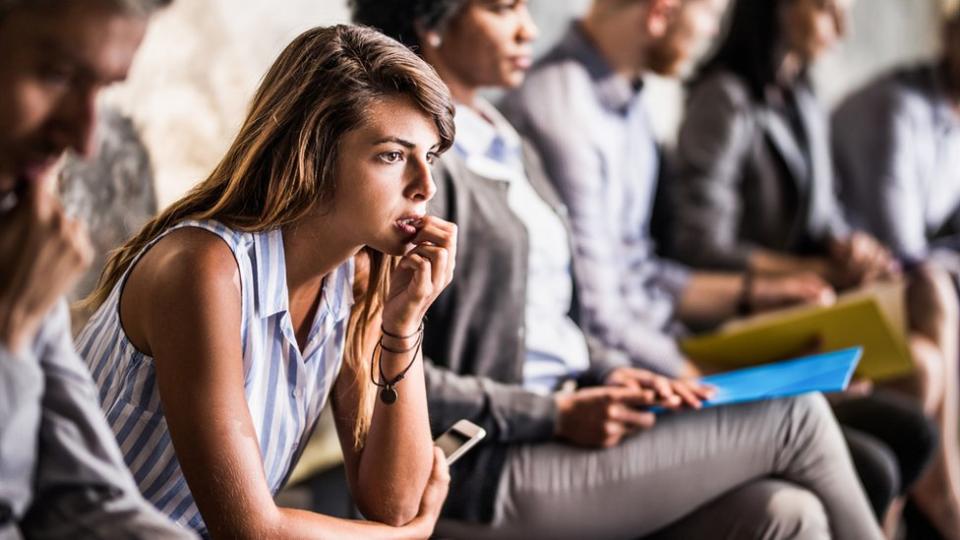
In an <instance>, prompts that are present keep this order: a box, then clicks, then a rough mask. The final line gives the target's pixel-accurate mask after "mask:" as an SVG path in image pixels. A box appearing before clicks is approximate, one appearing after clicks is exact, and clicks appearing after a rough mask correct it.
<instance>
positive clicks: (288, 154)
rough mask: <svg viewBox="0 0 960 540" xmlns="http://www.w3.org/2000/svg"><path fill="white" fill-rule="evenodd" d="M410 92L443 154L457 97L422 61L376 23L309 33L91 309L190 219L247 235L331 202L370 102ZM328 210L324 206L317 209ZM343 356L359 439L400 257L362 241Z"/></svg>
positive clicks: (105, 282) (118, 264)
mask: <svg viewBox="0 0 960 540" xmlns="http://www.w3.org/2000/svg"><path fill="white" fill-rule="evenodd" d="M396 95H402V96H408V97H409V98H411V99H412V100H413V101H414V103H415V104H416V105H417V106H419V108H420V109H421V110H422V111H423V113H424V114H425V115H427V116H428V117H430V118H432V119H433V121H434V123H435V124H436V127H437V131H438V133H439V136H440V140H441V145H440V151H445V150H447V149H448V148H449V147H450V146H451V145H452V144H453V137H454V125H453V103H452V100H451V98H450V94H449V91H448V90H447V87H446V86H445V85H444V83H443V82H442V81H441V80H440V78H439V77H438V76H437V74H436V73H435V72H434V70H433V68H431V67H430V66H429V65H428V64H427V63H426V62H424V61H423V60H421V59H420V58H419V57H418V56H417V55H416V54H414V53H413V52H411V51H410V50H409V49H408V48H407V47H405V46H403V45H402V44H400V43H399V42H397V41H395V40H393V39H391V38H388V37H386V36H384V35H382V34H380V33H378V32H376V31H374V30H372V29H370V28H366V27H361V26H347V25H338V26H332V27H326V28H315V29H313V30H308V31H307V32H304V33H303V34H301V35H300V36H299V37H297V38H296V39H295V40H294V41H293V43H291V44H290V45H289V46H287V48H286V49H285V50H284V51H283V52H282V53H281V54H280V56H279V58H277V60H276V62H274V64H273V66H272V67H271V68H270V70H269V71H268V72H267V74H266V76H265V77H264V79H263V82H262V83H261V84H260V88H259V89H258V90H257V93H256V95H255V97H254V98H253V102H252V104H251V106H250V112H249V114H248V115H247V118H246V120H245V121H244V123H243V126H242V127H241V128H240V132H239V134H238V135H237V137H236V139H235V140H234V141H233V144H232V145H231V146H230V149H229V150H228V151H227V154H226V155H225V156H224V158H223V160H221V161H220V163H219V164H218V165H217V167H216V168H215V169H214V170H213V172H212V173H211V174H210V176H209V177H207V179H206V180H204V181H203V182H202V183H200V184H199V185H197V186H196V187H195V188H193V189H192V190H191V191H190V192H189V193H188V194H187V195H186V196H184V197H183V198H181V199H180V200H178V201H177V202H175V203H173V204H172V205H171V206H170V207H169V208H167V209H166V210H164V211H163V212H162V213H161V214H160V215H158V216H157V217H156V218H154V219H153V220H152V221H150V222H149V223H147V224H146V225H145V226H144V227H143V229H141V230H140V232H139V233H137V234H136V235H135V236H134V237H133V238H131V239H130V240H129V241H127V243H126V244H124V245H123V246H122V247H120V248H119V249H117V250H116V251H114V252H113V253H111V255H110V258H109V260H108V261H107V264H106V267H105V268H104V271H103V273H102V274H101V276H100V280H99V282H98V284H97V287H96V289H95V290H94V291H93V292H92V293H91V294H90V296H89V297H87V298H86V299H85V300H84V301H83V304H84V305H83V306H82V307H83V308H84V309H87V310H90V311H93V310H95V309H96V308H98V307H99V306H100V305H101V304H103V302H104V301H105V300H106V299H107V297H108V296H109V295H110V291H112V290H113V288H114V287H116V286H117V284H118V282H119V281H120V279H121V278H122V276H123V275H124V273H125V272H126V271H127V269H128V268H129V266H130V264H131V263H132V261H133V260H134V258H135V257H136V256H137V255H138V254H139V253H140V252H141V251H142V250H143V249H144V247H145V246H147V245H148V244H149V243H150V242H151V241H152V240H154V239H155V238H156V237H157V236H158V235H159V234H161V233H162V232H163V231H165V230H166V229H168V228H170V227H171V226H173V225H175V224H177V223H178V222H181V221H184V220H206V219H214V220H217V221H219V222H220V223H223V224H224V225H226V226H227V227H230V228H232V229H235V230H241V231H246V232H255V231H264V230H269V229H274V228H277V227H283V226H285V225H289V224H291V223H293V222H295V221H297V220H298V219H300V218H301V217H303V216H304V215H305V214H306V213H307V212H308V211H310V210H311V209H312V208H315V207H316V206H315V205H317V204H318V203H319V204H320V205H324V204H329V203H330V201H331V199H332V196H333V193H334V191H335V190H336V188H337V186H336V182H337V181H338V180H339V181H345V180H346V179H337V178H336V177H335V171H336V164H337V159H338V154H339V143H340V141H341V140H342V139H343V137H344V135H345V134H347V133H348V132H349V131H352V130H354V129H356V128H358V127H359V126H361V125H362V124H363V122H364V121H365V116H364V115H365V112H366V111H367V110H368V109H369V108H370V106H371V105H372V104H373V103H375V102H377V101H378V100H380V99H383V98H384V97H387V96H396ZM321 207H322V206H321ZM360 257H365V258H366V261H364V264H358V268H362V269H363V270H362V271H360V272H358V273H357V283H355V286H354V293H355V295H356V297H355V304H354V308H353V312H352V313H351V315H350V320H349V323H348V334H347V336H348V337H347V344H346V348H345V352H344V361H345V362H346V363H347V365H348V366H349V367H350V368H352V370H353V371H354V372H355V373H356V375H357V380H356V383H357V385H358V388H357V391H358V394H359V396H360V400H361V406H360V414H359V415H358V417H357V422H356V425H355V430H354V435H355V436H356V438H355V440H356V441H357V444H358V446H359V445H362V442H363V440H364V438H365V435H366V431H367V428H368V427H369V422H370V416H371V414H372V410H373V392H372V391H371V389H370V383H369V369H370V368H369V366H368V363H367V362H366V361H365V354H364V352H363V351H364V343H367V342H369V341H368V337H371V335H372V332H373V331H374V330H375V329H374V328H371V327H373V326H374V325H373V324H372V322H373V321H374V320H375V319H376V318H377V317H378V316H379V312H380V310H381V308H382V301H383V298H384V295H385V294H386V287H387V284H388V278H389V275H390V272H391V271H392V269H393V267H394V266H395V263H396V260H395V258H394V257H388V256H386V255H384V254H382V253H380V252H377V251H374V250H373V249H371V248H364V250H363V251H362V252H361V255H360Z"/></svg>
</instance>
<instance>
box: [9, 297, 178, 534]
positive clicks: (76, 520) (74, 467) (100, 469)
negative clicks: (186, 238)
mask: <svg viewBox="0 0 960 540" xmlns="http://www.w3.org/2000/svg"><path fill="white" fill-rule="evenodd" d="M39 342H40V343H42V347H41V349H40V350H39V351H38V354H39V364H40V367H41V368H42V371H43V379H44V381H43V386H44V390H43V398H42V401H41V406H42V411H41V421H40V430H39V444H38V454H37V465H36V473H35V477H34V490H35V493H34V501H33V504H32V506H31V509H30V512H29V513H28V514H27V516H26V518H25V519H24V521H23V523H22V524H21V527H22V529H23V531H24V533H25V534H26V535H27V537H36V538H48V537H67V536H69V535H71V534H75V532H76V531H79V530H83V531H87V532H88V533H89V534H91V535H95V536H98V537H103V538H110V537H131V538H133V537H137V538H193V537H194V536H195V535H194V534H192V533H191V532H189V531H187V530H185V529H182V528H180V527H178V526H177V525H175V524H174V523H173V522H172V521H170V520H169V519H168V518H167V517H166V516H164V515H162V514H161V513H160V512H158V511H157V510H156V509H155V508H154V507H153V505H151V504H150V503H149V502H147V501H146V500H145V499H144V498H143V497H142V495H141V494H140V490H139V488H138V487H137V485H136V483H135V482H134V480H133V476H132V475H131V474H130V471H129V469H128V468H127V466H126V463H125V462H124V460H123V455H122V454H121V452H120V448H119V447H118V446H117V442H116V439H115V437H114V434H113V431H111V429H110V426H109V425H107V421H106V419H105V418H104V415H103V411H102V410H101V408H100V400H99V397H98V395H97V390H96V386H95V384H94V382H93V380H92V378H91V377H90V373H89V371H88V369H87V366H86V364H85V363H84V362H83V360H82V359H81V358H80V357H79V355H78V354H77V352H76V350H75V349H74V345H73V339H72V337H71V332H70V315H69V310H68V309H67V305H66V302H63V301H61V302H60V303H59V304H58V305H57V306H56V308H55V309H54V310H53V312H52V313H51V314H50V315H49V316H48V317H47V318H46V319H45V320H44V325H43V326H42V327H41V329H40V333H39Z"/></svg>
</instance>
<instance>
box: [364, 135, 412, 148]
mask: <svg viewBox="0 0 960 540" xmlns="http://www.w3.org/2000/svg"><path fill="white" fill-rule="evenodd" d="M390 142H392V143H397V144H399V145H400V146H403V147H406V148H409V149H413V148H416V147H417V145H416V144H414V143H412V142H410V141H408V140H406V139H402V138H400V137H384V138H382V139H378V140H376V141H373V144H374V146H375V145H378V144H384V143H390Z"/></svg>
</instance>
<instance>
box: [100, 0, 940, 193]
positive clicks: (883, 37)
mask: <svg viewBox="0 0 960 540" xmlns="http://www.w3.org/2000/svg"><path fill="white" fill-rule="evenodd" d="M587 2H588V0H532V2H531V8H532V10H533V12H534V17H535V18H536V20H537V21H538V23H539V24H540V26H541V39H540V41H539V43H538V45H537V50H538V51H542V50H543V49H545V48H546V47H547V46H549V45H550V44H551V43H552V42H553V41H554V40H555V39H556V38H557V37H558V36H559V34H560V33H562V32H563V30H564V28H565V27H566V24H567V21H568V20H569V18H570V17H571V16H572V15H574V14H576V13H579V12H580V11H581V10H582V9H583V7H584V6H585V5H586V4H587ZM938 2H939V0H859V2H858V3H857V4H856V6H855V8H854V12H853V32H852V35H851V39H850V40H849V41H848V43H847V44H846V45H845V46H844V47H842V48H841V49H839V50H837V51H836V52H835V53H834V54H832V55H831V57H830V58H827V59H825V60H824V61H823V62H822V63H821V65H820V66H818V69H817V71H816V75H817V81H818V86H819V87H820V90H821V95H822V96H823V97H824V98H825V99H826V100H827V101H828V102H832V101H833V100H835V99H836V98H837V97H839V96H841V95H842V94H844V93H845V92H847V91H848V90H849V89H850V88H851V87H852V86H853V85H855V84H858V83H860V82H862V81H863V80H864V79H865V78H866V77H868V76H870V75H871V74H873V73H875V72H876V71H877V70H880V69H883V68H885V67H887V66H889V65H891V64H892V63H895V62H898V61H901V60H907V59H913V58H918V57H922V56H924V55H928V54H930V53H931V52H932V51H933V50H934V48H935V46H936V29H937V23H936V16H937V6H938ZM347 16H348V15H347V10H346V8H345V2H344V1H343V0H271V1H267V0H244V1H243V2H236V1H234V0H202V1H198V0H177V2H176V3H175V5H174V6H173V7H172V8H171V9H169V10H168V11H166V12H164V13H162V14H161V15H160V16H158V17H157V19H156V21H155V23H154V25H153V26H152V28H151V30H150V34H149V35H148V37H147V40H146V42H145V44H144V47H143V50H142V51H141V55H140V57H139V58H138V60H137V63H136V65H135V66H134V70H133V72H132V74H131V78H130V80H129V81H128V83H126V84H124V85H122V86H120V87H118V88H116V89H114V90H112V91H111V92H110V93H109V94H108V95H107V96H106V98H105V100H106V101H107V102H108V103H109V104H111V105H113V106H116V107H118V108H119V109H120V110H122V111H124V112H126V113H127V114H129V115H130V116H131V117H132V118H133V121H134V124H135V125H136V126H137V127H138V128H139V129H140V130H141V133H142V135H143V138H144V140H145V142H146V145H147V147H148V148H149V150H150V152H151V154H152V156H153V163H154V167H155V169H156V179H157V194H158V199H159V202H160V205H161V206H163V205H165V204H167V203H169V202H170V201H171V200H172V199H174V198H176V197H177V196H179V195H180V194H181V193H182V192H183V191H184V190H185V189H187V188H189V187H190V186H191V185H192V184H193V183H195V182H196V181H198V180H200V179H201V178H203V177H204V176H205V175H206V173H207V172H208V171H209V170H210V169H211V168H212V167H213V166H214V165H215V163H216V160H217V159H218V157H219V156H220V155H221V154H222V153H223V151H224V149H225V148H226V146H227V145H228V144H229V142H230V140H231V138H232V137H233V135H234V133H235V132H236V129H237V127H238V125H239V122H240V121H241V120H242V118H243V115H244V112H245V108H246V103H247V101H248V99H249V98H250V96H251V94H252V93H253V91H254V89H255V87H256V84H257V82H258V81H259V78H260V76H261V75H262V74H263V72H264V71H265V70H266V68H267V67H268V66H269V64H270V62H271V61H272V59H273V58H274V57H275V56H276V55H277V53H278V52H279V51H280V49H281V48H282V47H283V46H284V45H285V44H286V43H287V42H288V41H290V40H291V39H292V38H293V37H294V36H296V35H297V34H298V33H299V32H301V31H302V30H304V29H306V28H308V27H310V26H315V25H323V24H333V23H337V22H345V21H346V20H347ZM649 88H650V91H649V92H648V95H647V99H648V100H649V102H650V104H651V105H652V106H654V107H656V110H657V115H656V116H655V117H654V120H655V124H656V129H657V132H658V134H659V136H660V137H661V138H662V139H664V140H665V141H670V140H671V139H672V136H673V133H674V131H675V129H676V124H677V122H678V121H679V116H680V112H681V108H682V92H681V89H680V87H679V85H678V84H676V83H673V82H669V81H660V80H653V81H651V84H650V85H649Z"/></svg>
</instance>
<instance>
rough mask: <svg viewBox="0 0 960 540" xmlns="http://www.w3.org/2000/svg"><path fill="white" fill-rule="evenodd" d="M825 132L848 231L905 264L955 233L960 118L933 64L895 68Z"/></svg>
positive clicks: (959, 218)
mask: <svg viewBox="0 0 960 540" xmlns="http://www.w3.org/2000/svg"><path fill="white" fill-rule="evenodd" d="M832 131H833V150H834V156H835V159H836V169H837V179H838V183H839V186H840V191H841V194H842V199H841V200H842V201H843V204H844V205H845V208H846V210H847V212H848V215H849V216H850V219H851V222H852V223H853V224H854V225H856V226H858V227H862V228H864V229H866V230H868V231H870V232H871V233H873V234H874V235H876V236H877V238H879V239H880V240H881V241H883V242H884V243H886V244H887V245H889V246H890V248H891V249H892V250H893V251H894V252H895V253H898V254H899V255H901V256H907V257H911V258H921V257H923V256H925V255H926V254H927V251H928V250H929V248H930V246H929V243H930V241H931V240H936V239H941V237H943V236H947V235H956V234H957V233H960V115H958V114H957V112H956V111H955V110H954V106H953V104H952V102H951V100H950V98H948V97H947V96H946V94H945V93H944V91H943V82H942V81H941V77H940V70H939V67H938V66H937V65H936V64H933V63H929V64H922V65H918V66H910V67H904V68H900V69H897V70H895V71H893V72H891V73H887V74H885V75H883V76H881V77H880V78H878V79H877V80H875V81H873V82H871V83H870V84H868V85H867V86H865V87H864V88H862V89H861V90H858V91H857V92H855V93H853V94H852V95H851V96H849V97H848V98H847V99H845V100H844V101H843V103H842V104H841V105H840V106H839V107H838V108H837V110H836V112H834V114H833V130H832ZM954 245H956V244H954Z"/></svg>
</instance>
